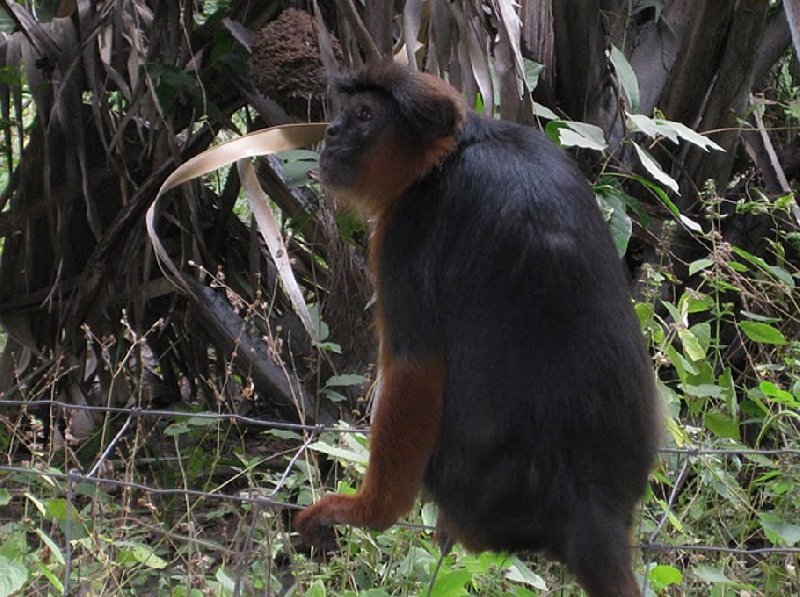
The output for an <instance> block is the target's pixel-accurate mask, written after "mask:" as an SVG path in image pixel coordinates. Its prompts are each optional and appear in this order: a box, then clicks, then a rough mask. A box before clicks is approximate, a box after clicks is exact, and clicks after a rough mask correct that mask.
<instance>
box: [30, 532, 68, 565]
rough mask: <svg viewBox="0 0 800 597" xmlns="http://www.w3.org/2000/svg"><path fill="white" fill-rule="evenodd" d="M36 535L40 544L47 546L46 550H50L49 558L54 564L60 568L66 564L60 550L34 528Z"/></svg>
mask: <svg viewBox="0 0 800 597" xmlns="http://www.w3.org/2000/svg"><path fill="white" fill-rule="evenodd" d="M34 530H35V531H36V535H37V536H38V537H39V539H41V540H42V542H43V543H44V544H45V545H47V548H48V549H49V550H50V557H51V558H53V559H54V560H55V561H56V562H58V563H59V564H61V565H62V566H63V565H64V564H65V563H66V562H65V561H64V554H62V553H61V548H60V547H59V546H58V545H57V544H56V542H55V541H53V539H52V537H50V535H48V534H47V533H45V532H44V531H43V530H42V529H40V528H38V527H37V528H36V529H34Z"/></svg>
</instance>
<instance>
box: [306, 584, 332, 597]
mask: <svg viewBox="0 0 800 597" xmlns="http://www.w3.org/2000/svg"><path fill="white" fill-rule="evenodd" d="M305 594H306V596H307V597H325V596H326V595H327V594H328V593H327V591H326V590H325V585H324V584H323V582H322V581H321V580H315V581H314V582H313V583H312V584H311V586H310V587H308V590H307V591H306V592H305Z"/></svg>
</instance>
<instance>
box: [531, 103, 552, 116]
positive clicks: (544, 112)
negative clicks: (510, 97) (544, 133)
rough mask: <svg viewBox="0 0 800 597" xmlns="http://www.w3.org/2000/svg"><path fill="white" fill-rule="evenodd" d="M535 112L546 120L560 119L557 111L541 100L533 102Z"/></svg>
mask: <svg viewBox="0 0 800 597" xmlns="http://www.w3.org/2000/svg"><path fill="white" fill-rule="evenodd" d="M533 113H534V114H536V116H538V117H539V118H545V119H546V120H558V115H557V114H556V113H555V112H553V111H552V110H551V109H550V108H548V107H547V106H543V105H542V104H540V103H539V102H533Z"/></svg>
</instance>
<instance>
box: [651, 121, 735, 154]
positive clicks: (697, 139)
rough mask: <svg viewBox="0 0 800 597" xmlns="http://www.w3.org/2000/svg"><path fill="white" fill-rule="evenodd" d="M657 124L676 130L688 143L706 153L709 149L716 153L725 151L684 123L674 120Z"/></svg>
mask: <svg viewBox="0 0 800 597" xmlns="http://www.w3.org/2000/svg"><path fill="white" fill-rule="evenodd" d="M657 122H658V124H659V125H661V126H663V127H666V128H669V129H672V130H674V131H675V133H676V134H677V135H678V136H679V137H681V138H682V139H684V140H686V141H688V142H689V143H691V144H693V145H697V146H698V147H700V148H701V149H705V150H706V151H708V150H709V149H713V150H715V151H725V150H724V149H723V148H722V147H720V146H719V145H718V144H716V143H714V142H713V141H712V140H711V139H709V138H708V137H704V136H703V135H701V134H700V133H698V132H697V131H693V130H692V129H690V128H689V127H688V126H686V125H685V124H683V123H682V122H674V121H672V120H662V119H658V121H657Z"/></svg>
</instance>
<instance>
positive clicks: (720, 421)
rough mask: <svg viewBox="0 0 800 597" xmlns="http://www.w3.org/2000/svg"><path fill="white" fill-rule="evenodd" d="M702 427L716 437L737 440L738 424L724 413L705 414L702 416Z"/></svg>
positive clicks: (710, 412)
mask: <svg viewBox="0 0 800 597" xmlns="http://www.w3.org/2000/svg"><path fill="white" fill-rule="evenodd" d="M703 426H704V427H705V428H706V429H708V430H709V431H711V433H713V434H714V435H716V436H717V437H721V438H725V439H739V422H738V421H736V419H734V418H733V417H731V416H730V415H727V414H725V413H721V412H716V411H709V412H707V413H706V414H705V415H704V416H703Z"/></svg>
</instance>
